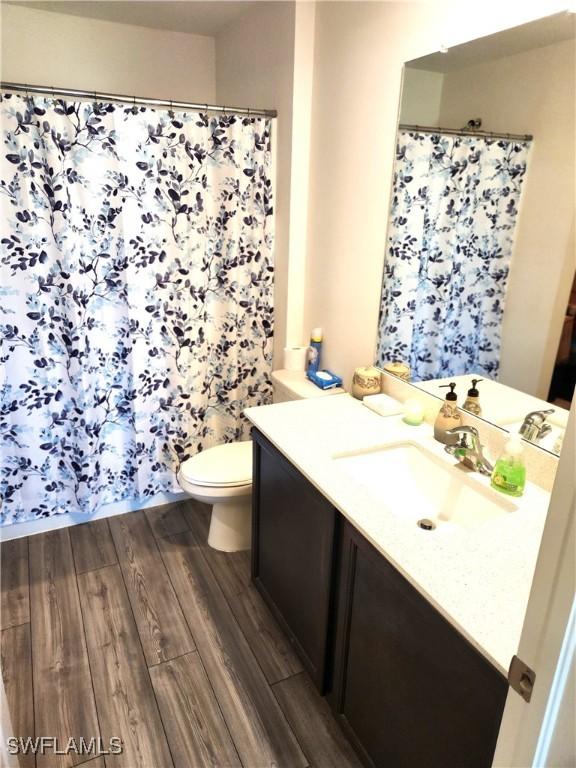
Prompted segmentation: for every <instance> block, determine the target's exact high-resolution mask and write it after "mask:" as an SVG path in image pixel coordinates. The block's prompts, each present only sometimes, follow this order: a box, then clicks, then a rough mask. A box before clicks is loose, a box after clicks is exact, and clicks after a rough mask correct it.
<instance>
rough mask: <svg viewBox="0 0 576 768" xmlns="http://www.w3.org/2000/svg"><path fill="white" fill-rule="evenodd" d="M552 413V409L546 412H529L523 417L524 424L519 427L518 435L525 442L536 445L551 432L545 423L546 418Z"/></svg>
mask: <svg viewBox="0 0 576 768" xmlns="http://www.w3.org/2000/svg"><path fill="white" fill-rule="evenodd" d="M551 413H554V408H550V410H548V411H531V412H530V413H527V414H526V416H525V417H524V422H523V423H522V426H521V427H520V430H519V431H520V434H521V435H522V437H523V438H524V439H525V440H530V442H532V443H536V442H537V441H538V440H542V438H543V437H544V436H545V435H547V434H548V432H550V431H551V429H552V427H551V425H550V424H548V422H547V421H546V416H549V415H550V414H551Z"/></svg>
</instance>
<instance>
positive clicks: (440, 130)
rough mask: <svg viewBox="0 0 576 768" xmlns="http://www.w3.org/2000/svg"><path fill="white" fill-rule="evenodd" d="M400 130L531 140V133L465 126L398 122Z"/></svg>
mask: <svg viewBox="0 0 576 768" xmlns="http://www.w3.org/2000/svg"><path fill="white" fill-rule="evenodd" d="M398 129H399V130H401V131H420V133H449V134H453V135H455V136H483V137H484V138H486V139H512V140H514V141H532V139H533V138H534V136H533V135H532V134H531V133H494V132H493V131H473V130H468V129H466V128H462V129H459V128H437V127H436V128H435V127H434V126H427V125H405V124H404V123H400V125H399V126H398Z"/></svg>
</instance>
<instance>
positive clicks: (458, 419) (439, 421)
mask: <svg viewBox="0 0 576 768" xmlns="http://www.w3.org/2000/svg"><path fill="white" fill-rule="evenodd" d="M440 388H441V389H447V388H450V392H448V394H447V395H446V400H445V401H444V402H443V403H442V408H440V410H439V411H438V416H436V421H435V422H434V437H435V438H436V440H438V442H439V443H444V445H455V444H456V443H457V442H458V435H449V434H448V432H447V430H449V429H454V427H461V426H462V416H461V415H460V411H459V410H458V405H457V401H458V397H457V395H456V392H454V390H455V389H456V383H455V382H453V381H451V382H450V384H441V385H440Z"/></svg>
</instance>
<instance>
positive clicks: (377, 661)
mask: <svg viewBox="0 0 576 768" xmlns="http://www.w3.org/2000/svg"><path fill="white" fill-rule="evenodd" d="M341 566H342V567H341V571H340V574H341V577H340V586H339V600H338V603H339V607H338V627H337V638H336V661H335V670H334V685H335V688H334V691H333V694H332V705H333V707H334V709H335V710H336V714H337V716H338V717H339V719H340V722H341V725H342V726H343V728H344V730H345V731H346V733H347V735H348V736H349V738H350V739H351V740H352V742H353V743H354V745H355V746H356V748H357V749H358V751H359V753H360V754H361V756H362V757H363V758H364V761H365V762H366V763H367V764H368V765H374V766H377V767H378V768H380V767H381V768H391V767H392V766H393V768H476V767H478V768H489V766H490V765H491V763H492V757H493V754H494V749H495V746H496V738H497V735H498V729H499V726H500V720H501V717H502V711H503V708H504V702H505V699H506V691H507V683H506V680H505V678H504V677H503V676H502V675H501V674H500V673H499V672H498V671H497V670H496V669H495V668H494V667H492V665H491V664H489V663H488V662H487V661H486V660H485V659H484V658H483V657H482V656H481V655H480V654H479V653H478V652H477V651H476V650H475V649H474V648H473V647H472V646H471V645H470V644H469V643H468V642H467V641H466V640H465V639H464V638H463V637H462V636H461V635H460V634H459V633H458V632H457V631H456V630H455V629H454V628H453V627H452V626H451V625H450V624H449V623H448V622H447V621H446V620H445V619H444V618H443V617H442V616H441V615H440V614H439V613H438V612H437V611H436V610H435V609H434V608H433V607H432V606H431V605H430V604H429V603H428V602H427V601H426V600H425V599H424V598H423V597H422V596H421V595H420V594H418V593H417V591H416V590H415V589H414V588H413V587H412V586H411V585H410V584H409V583H408V582H407V581H406V580H405V579H404V577H403V576H401V575H400V574H399V573H398V571H397V570H396V569H395V568H393V566H392V565H390V563H389V562H388V561H387V560H386V559H385V558H384V557H383V556H382V555H381V554H380V553H379V552H377V551H376V550H375V549H374V548H373V547H372V546H371V545H370V544H368V542H366V540H365V539H363V538H362V537H361V536H359V535H358V533H357V532H356V531H355V530H354V529H353V528H351V527H350V526H349V525H347V524H346V526H345V527H344V531H343V536H342V561H341Z"/></svg>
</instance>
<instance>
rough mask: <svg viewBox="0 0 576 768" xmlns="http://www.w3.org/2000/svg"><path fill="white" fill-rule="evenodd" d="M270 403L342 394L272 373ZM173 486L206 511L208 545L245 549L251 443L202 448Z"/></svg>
mask: <svg viewBox="0 0 576 768" xmlns="http://www.w3.org/2000/svg"><path fill="white" fill-rule="evenodd" d="M272 383H273V388H274V396H273V402H274V403H280V402H285V401H287V400H301V399H305V398H310V397H322V396H326V395H333V394H339V393H342V392H343V391H344V390H342V389H333V390H322V389H319V388H318V387H316V385H314V384H312V382H310V381H308V379H307V378H306V374H305V373H304V372H303V371H274V372H273V373H272ZM177 479H178V483H179V485H180V487H181V488H182V490H183V491H186V493H188V494H189V495H190V496H191V497H192V498H193V499H196V500H197V501H201V502H203V503H204V504H211V505H212V515H211V518H210V531H209V533H208V544H209V545H210V546H211V547H213V548H214V549H218V550H220V551H222V552H237V551H239V550H242V549H250V543H251V539H252V526H251V517H252V516H251V512H252V441H251V440H242V441H238V442H235V443H223V444H222V445H216V446H214V447H213V448H207V449H206V450H205V451H202V452H201V453H197V454H196V455H195V456H192V457H191V458H190V459H187V460H186V461H185V462H183V463H182V466H181V467H180V471H179V472H178V476H177Z"/></svg>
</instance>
